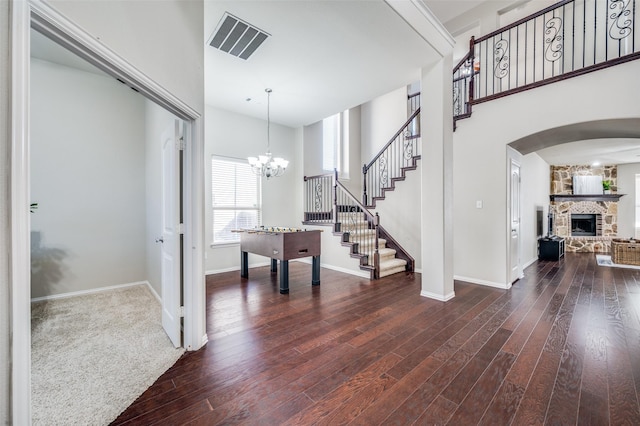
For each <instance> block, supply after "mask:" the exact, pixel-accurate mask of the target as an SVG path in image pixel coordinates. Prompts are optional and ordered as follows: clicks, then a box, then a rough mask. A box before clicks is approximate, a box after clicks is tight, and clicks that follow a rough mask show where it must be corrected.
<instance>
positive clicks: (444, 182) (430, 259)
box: [420, 54, 455, 301]
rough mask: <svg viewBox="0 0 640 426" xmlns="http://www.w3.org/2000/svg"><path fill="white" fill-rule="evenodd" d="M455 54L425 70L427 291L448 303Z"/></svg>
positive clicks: (424, 270) (424, 274) (424, 275)
mask: <svg viewBox="0 0 640 426" xmlns="http://www.w3.org/2000/svg"><path fill="white" fill-rule="evenodd" d="M452 69H453V60H452V56H451V54H448V55H446V56H445V57H443V58H442V59H441V60H439V61H438V62H437V63H436V64H435V65H433V66H432V67H431V68H428V69H427V68H425V69H423V71H422V89H421V93H422V95H421V103H422V107H421V114H420V116H421V123H420V125H421V130H422V131H421V133H422V135H421V136H422V137H421V144H422V160H421V163H422V164H421V166H420V170H421V179H422V194H421V195H422V196H421V207H422V215H421V217H422V219H421V241H422V291H421V293H420V294H421V295H422V296H425V297H429V298H432V299H436V300H441V301H446V300H450V299H452V298H453V297H455V292H454V289H453V145H452V142H453V112H452V111H453V101H452V91H453V86H452V74H451V73H452V71H451V70H452Z"/></svg>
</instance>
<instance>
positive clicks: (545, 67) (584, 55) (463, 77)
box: [453, 0, 640, 120]
mask: <svg viewBox="0 0 640 426" xmlns="http://www.w3.org/2000/svg"><path fill="white" fill-rule="evenodd" d="M637 1H640V0H568V1H560V2H558V3H556V4H553V5H551V6H549V7H547V8H546V9H543V10H541V11H539V12H537V13H534V14H532V15H530V16H528V17H526V18H523V19H521V20H519V21H516V22H514V23H513V24H511V25H507V26H505V27H504V28H500V29H499V30H497V31H494V32H492V33H490V34H487V35H485V36H483V37H480V38H478V39H474V38H472V39H471V42H470V50H469V53H468V54H467V55H466V56H465V57H464V58H463V59H462V60H461V61H460V62H459V63H458V64H457V65H456V67H455V68H454V70H453V81H454V84H453V99H454V101H453V109H454V111H453V115H454V120H456V119H460V118H465V117H468V116H469V115H470V114H471V106H472V105H474V104H477V103H480V102H485V101H489V100H492V99H496V98H499V97H502V96H506V95H510V94H513V93H517V92H521V91H524V90H528V89H531V88H534V87H538V86H542V85H545V84H549V83H553V82H556V81H559V80H563V79H566V78H570V77H575V76H577V75H581V74H585V73H588V72H591V71H595V70H598V69H602V68H606V67H609V66H612V65H616V64H619V63H623V62H627V61H630V60H633V59H638V58H640V34H638V31H637V29H638V28H637V27H638V25H637V24H636V22H637V20H638V15H639V14H640V11H638V8H637V5H636V2H637Z"/></svg>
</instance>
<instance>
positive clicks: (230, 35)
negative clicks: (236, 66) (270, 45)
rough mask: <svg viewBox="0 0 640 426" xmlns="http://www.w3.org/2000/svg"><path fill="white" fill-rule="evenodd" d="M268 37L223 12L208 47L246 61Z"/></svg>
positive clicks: (264, 33) (266, 34)
mask: <svg viewBox="0 0 640 426" xmlns="http://www.w3.org/2000/svg"><path fill="white" fill-rule="evenodd" d="M269 35H270V34H268V33H266V32H264V31H262V30H260V29H258V28H256V27H255V26H253V25H251V24H249V23H247V22H245V21H243V20H242V19H240V18H236V17H235V16H233V15H231V14H230V13H228V12H225V14H224V15H223V16H222V19H221V20H220V23H219V24H218V27H217V28H216V30H215V31H214V32H213V35H212V36H211V39H210V41H209V46H211V47H214V48H216V49H219V50H222V51H223V52H227V53H229V54H231V55H233V56H237V57H238V58H241V59H248V58H249V56H251V55H252V54H253V52H255V51H256V49H257V48H258V47H259V46H260V45H261V44H262V42H264V41H265V40H266V39H267V37H269Z"/></svg>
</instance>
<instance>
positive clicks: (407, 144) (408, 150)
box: [403, 140, 413, 161]
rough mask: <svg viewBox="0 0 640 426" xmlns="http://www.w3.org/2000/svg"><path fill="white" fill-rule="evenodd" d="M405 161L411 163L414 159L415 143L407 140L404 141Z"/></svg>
mask: <svg viewBox="0 0 640 426" xmlns="http://www.w3.org/2000/svg"><path fill="white" fill-rule="evenodd" d="M403 151H404V159H405V160H407V161H409V160H411V159H412V158H413V141H412V140H405V141H404V149H403Z"/></svg>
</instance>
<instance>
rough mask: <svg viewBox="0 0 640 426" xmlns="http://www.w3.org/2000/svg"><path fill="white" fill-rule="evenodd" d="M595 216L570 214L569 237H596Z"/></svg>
mask: <svg viewBox="0 0 640 426" xmlns="http://www.w3.org/2000/svg"><path fill="white" fill-rule="evenodd" d="M596 216H597V215H595V214H572V215H571V235H572V236H596V235H598V234H597V226H596Z"/></svg>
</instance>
